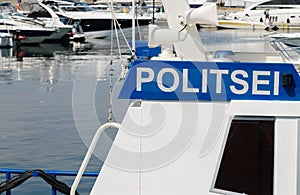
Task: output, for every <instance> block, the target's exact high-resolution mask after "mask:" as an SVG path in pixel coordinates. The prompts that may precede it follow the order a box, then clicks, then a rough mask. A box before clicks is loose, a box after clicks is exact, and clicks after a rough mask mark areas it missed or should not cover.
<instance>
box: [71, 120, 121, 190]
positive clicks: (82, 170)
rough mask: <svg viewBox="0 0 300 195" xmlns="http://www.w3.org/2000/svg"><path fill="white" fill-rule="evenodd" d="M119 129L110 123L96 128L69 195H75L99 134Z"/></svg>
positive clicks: (117, 125) (118, 125)
mask: <svg viewBox="0 0 300 195" xmlns="http://www.w3.org/2000/svg"><path fill="white" fill-rule="evenodd" d="M120 127H121V125H120V124H119V123H114V122H111V123H105V124H104V125H102V126H100V127H99V128H98V130H97V131H96V133H95V135H94V137H93V140H92V142H91V145H90V147H89V149H88V151H87V152H86V155H85V157H84V159H83V161H82V164H81V166H80V168H79V171H78V174H77V176H76V177H75V180H74V182H73V184H72V187H71V191H70V195H75V192H76V189H77V187H78V184H79V182H80V180H81V178H82V175H83V173H84V170H85V169H86V166H87V165H88V163H89V160H90V158H91V156H92V154H93V152H94V150H95V147H96V145H97V143H98V140H99V138H100V136H101V134H102V133H103V131H104V130H105V129H107V128H118V129H119V128H120Z"/></svg>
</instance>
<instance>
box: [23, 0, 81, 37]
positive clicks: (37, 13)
mask: <svg viewBox="0 0 300 195" xmlns="http://www.w3.org/2000/svg"><path fill="white" fill-rule="evenodd" d="M25 5H26V6H25ZM23 8H24V9H23V10H22V13H23V14H26V16H27V17H30V18H34V19H38V20H40V21H43V22H44V24H45V27H46V28H54V29H56V31H55V33H53V34H52V35H51V36H49V37H48V38H47V39H46V41H49V42H53V41H61V40H62V39H66V40H68V39H69V35H68V33H70V32H71V31H72V29H73V26H72V25H66V24H64V23H62V22H61V21H60V18H59V17H58V16H57V15H56V14H55V12H54V11H53V10H52V9H50V8H49V7H48V6H46V5H45V4H43V3H42V0H29V1H26V4H24V6H23ZM74 28H75V27H74Z"/></svg>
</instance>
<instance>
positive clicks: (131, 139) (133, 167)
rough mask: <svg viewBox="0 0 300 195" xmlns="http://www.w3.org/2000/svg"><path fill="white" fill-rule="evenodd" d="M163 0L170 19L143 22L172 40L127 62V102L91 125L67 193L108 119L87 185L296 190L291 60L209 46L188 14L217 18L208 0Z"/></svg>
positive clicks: (257, 194)
mask: <svg viewBox="0 0 300 195" xmlns="http://www.w3.org/2000/svg"><path fill="white" fill-rule="evenodd" d="M162 2H163V5H164V7H165V9H166V13H167V21H168V25H169V29H160V28H158V27H157V26H154V25H151V26H150V27H149V46H150V47H156V46H158V45H162V46H163V48H171V49H165V50H164V49H163V51H162V53H161V54H159V55H158V56H156V57H153V58H152V59H151V60H148V59H136V60H134V61H133V62H132V63H131V65H130V69H129V71H128V74H127V76H126V78H125V81H123V86H122V89H121V91H120V94H119V97H118V98H119V99H120V100H128V101H129V102H130V103H131V104H130V106H129V107H128V110H127V112H126V114H125V116H124V119H123V121H122V122H121V124H119V123H114V122H112V123H107V124H104V125H102V126H101V127H100V128H99V129H98V130H97V132H96V135H95V137H94V139H93V141H92V142H91V145H90V147H89V150H88V152H87V154H86V156H85V158H84V160H83V163H82V165H81V167H80V169H79V171H78V175H77V177H76V178H75V180H74V183H73V185H72V188H71V194H74V193H75V191H76V188H77V186H78V184H79V182H80V179H81V175H82V173H83V172H84V170H85V168H86V166H87V164H88V161H89V158H90V157H91V155H92V154H93V152H94V149H95V146H96V143H97V141H98V139H99V137H100V135H101V133H102V132H103V131H104V130H105V129H108V130H109V129H110V128H118V129H119V131H118V133H117V136H116V138H115V140H114V142H113V144H112V147H111V149H110V151H109V154H108V156H107V158H106V160H105V164H104V166H103V167H102V169H101V173H100V174H99V176H98V178H97V180H96V182H95V184H94V187H93V188H92V191H91V194H116V195H118V194H130V195H149V194H164V195H170V194H172V195H182V194H189V195H199V194H200V195H219V194H227V195H238V194H249V195H250V194H251V195H286V194H288V195H297V194H299V191H300V177H299V176H300V163H299V161H300V147H299V146H300V102H299V101H300V86H299V84H300V78H299V73H298V71H297V65H295V64H291V63H284V62H282V60H281V61H280V58H278V59H277V58H276V60H274V61H272V62H266V61H263V60H262V61H259V60H257V59H258V58H257V57H256V56H254V55H252V56H248V58H247V59H249V57H252V60H253V61H252V62H251V61H250V60H249V61H247V60H246V61H245V62H241V61H240V59H242V58H238V57H236V58H235V59H233V58H230V57H231V56H234V55H235V54H234V53H233V52H221V53H216V54H215V55H208V54H207V53H206V52H205V51H204V49H203V48H202V46H201V43H200V39H199V35H198V32H197V30H196V26H195V23H199V22H200V23H202V24H203V23H210V24H211V23H214V22H215V21H217V17H216V15H217V14H216V13H217V10H216V6H215V5H214V4H211V3H205V4H204V5H203V6H201V7H200V8H198V9H195V10H190V9H189V6H188V3H187V1H186V0H178V1H176V3H174V0H163V1H162ZM199 18H200V19H199ZM165 46H171V47H165ZM174 51H175V52H174ZM213 56H215V57H216V58H212V59H209V58H210V57H213ZM218 57H219V58H218ZM273 57H274V56H273ZM224 58H226V59H224ZM220 59H221V60H220ZM236 59H239V60H236ZM243 59H246V58H245V56H244V57H243ZM265 59H271V58H270V56H269V57H268V58H265ZM272 59H275V58H272ZM94 154H96V153H95V152H94Z"/></svg>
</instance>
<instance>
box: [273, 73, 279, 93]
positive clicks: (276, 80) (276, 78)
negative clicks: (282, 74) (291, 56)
mask: <svg viewBox="0 0 300 195" xmlns="http://www.w3.org/2000/svg"><path fill="white" fill-rule="evenodd" d="M274 95H279V72H278V71H275V72H274Z"/></svg>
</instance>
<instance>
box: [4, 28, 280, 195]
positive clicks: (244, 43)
mask: <svg viewBox="0 0 300 195" xmlns="http://www.w3.org/2000/svg"><path fill="white" fill-rule="evenodd" d="M141 32H142V38H146V37H147V27H143V28H142V29H141ZM265 33H267V32H266V31H250V30H244V31H241V30H216V29H201V30H200V35H201V40H202V42H203V44H204V46H205V48H206V49H207V50H208V51H214V50H218V49H222V50H233V51H256V52H264V51H268V52H276V51H274V49H273V48H272V47H271V45H270V41H269V39H266V38H265V37H264V36H263V35H264V34H265ZM125 35H127V38H128V39H130V36H129V35H130V30H128V31H126V33H125ZM119 38H120V39H119V41H120V43H121V49H120V50H118V48H117V41H116V39H114V42H113V43H114V46H113V55H112V56H111V55H110V54H111V47H110V43H111V39H110V37H107V38H105V39H88V40H87V43H85V44H74V45H71V46H62V45H60V44H41V45H39V46H22V47H21V48H20V49H19V50H18V51H16V50H14V51H12V50H9V49H1V50H0V53H1V58H0V109H1V111H0V167H1V168H20V169H26V170H30V169H37V168H39V169H43V170H45V169H47V170H53V169H59V170H68V171H77V170H78V169H79V167H80V164H81V162H82V159H83V157H84V155H85V153H86V151H87V145H88V144H89V141H90V140H91V135H92V133H93V132H95V131H96V129H97V128H98V127H99V126H100V125H101V124H104V123H105V122H107V121H108V118H109V115H110V114H109V113H110V112H109V110H110V105H111V103H112V104H113V103H114V101H110V93H111V92H112V91H113V90H115V89H112V88H110V82H112V83H113V85H112V86H113V87H115V85H114V84H115V83H116V82H118V81H119V76H120V74H121V72H122V66H125V65H126V63H128V62H127V56H126V55H124V54H129V50H128V48H127V45H126V43H125V40H124V39H123V38H122V36H119ZM119 53H122V54H123V57H122V60H121V59H119ZM253 57H255V56H253ZM111 60H112V63H110V62H111ZM111 76H112V77H111ZM111 78H112V80H110V79H111ZM124 105H125V106H124V109H125V110H126V103H125V104H124ZM90 109H92V111H91V113H88V110H90ZM118 112H121V113H122V114H123V113H124V110H123V111H122V110H118V109H112V116H113V118H114V120H117V121H118V122H120V120H122V114H120V113H118ZM95 119H97V120H95ZM86 132H89V133H86ZM115 134H116V130H113V129H112V130H108V131H106V135H107V136H106V139H102V141H101V140H100V142H101V143H100V144H99V146H98V148H100V150H103V151H102V152H103V157H102V158H99V157H98V156H93V158H92V159H91V161H90V164H89V166H88V169H87V170H88V171H100V169H101V166H102V164H103V160H104V159H105V154H106V153H107V152H108V151H109V146H110V144H111V142H112V140H113V138H114V136H115ZM107 138H108V139H107ZM100 174H101V173H100ZM0 179H1V181H4V179H5V177H4V176H1V177H0ZM58 179H59V180H61V181H63V182H66V183H67V184H68V185H69V186H71V184H72V182H73V180H74V178H65V177H58ZM93 182H94V179H91V178H88V179H85V180H84V181H83V182H81V183H80V185H79V190H78V191H79V193H80V194H88V192H89V191H90V189H91V188H92V185H93ZM12 194H14V195H15V194H20V195H21V194H22V195H24V194H25V195H26V194H30V195H40V194H51V191H50V187H49V186H48V185H47V184H46V183H45V182H44V181H43V180H42V179H40V178H31V179H29V180H28V181H27V182H25V183H24V184H22V185H21V186H19V187H18V188H16V189H14V190H12Z"/></svg>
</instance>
